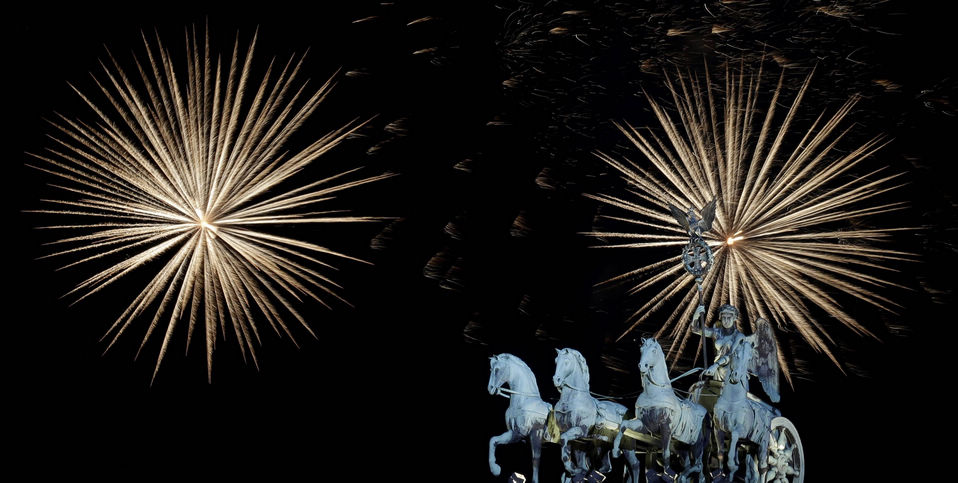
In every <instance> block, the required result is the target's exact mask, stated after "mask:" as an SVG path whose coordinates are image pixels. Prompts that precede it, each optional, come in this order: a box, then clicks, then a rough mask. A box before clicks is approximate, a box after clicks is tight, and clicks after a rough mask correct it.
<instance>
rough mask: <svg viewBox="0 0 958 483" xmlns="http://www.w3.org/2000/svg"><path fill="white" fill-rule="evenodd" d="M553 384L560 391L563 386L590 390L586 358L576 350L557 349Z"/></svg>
mask: <svg viewBox="0 0 958 483" xmlns="http://www.w3.org/2000/svg"><path fill="white" fill-rule="evenodd" d="M552 383H553V384H554V385H555V387H556V388H557V389H560V390H561V389H562V386H571V387H573V388H577V389H582V387H580V386H585V388H588V385H589V366H588V365H587V364H586V362H585V357H583V356H582V354H580V353H579V351H577V350H575V349H556V372H555V375H554V376H552Z"/></svg>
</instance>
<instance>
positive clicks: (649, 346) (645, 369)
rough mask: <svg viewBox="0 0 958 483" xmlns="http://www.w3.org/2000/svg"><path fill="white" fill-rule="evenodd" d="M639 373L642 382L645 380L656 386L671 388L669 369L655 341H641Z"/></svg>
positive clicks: (660, 347)
mask: <svg viewBox="0 0 958 483" xmlns="http://www.w3.org/2000/svg"><path fill="white" fill-rule="evenodd" d="M639 373H640V374H641V375H642V379H643V381H645V380H647V381H649V382H651V383H652V384H654V385H656V386H663V387H671V384H670V383H669V369H668V367H666V364H665V353H664V352H662V346H660V345H659V343H658V342H657V341H656V340H655V339H645V338H643V339H642V357H641V358H640V359H639Z"/></svg>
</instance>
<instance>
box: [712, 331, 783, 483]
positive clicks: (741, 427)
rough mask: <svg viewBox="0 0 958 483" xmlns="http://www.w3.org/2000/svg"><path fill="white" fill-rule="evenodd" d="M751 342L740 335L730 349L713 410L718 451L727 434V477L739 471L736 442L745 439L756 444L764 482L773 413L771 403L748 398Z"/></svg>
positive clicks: (761, 479)
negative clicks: (769, 404)
mask: <svg viewBox="0 0 958 483" xmlns="http://www.w3.org/2000/svg"><path fill="white" fill-rule="evenodd" d="M752 344H753V343H752V342H751V340H750V339H749V338H742V339H740V340H739V341H738V342H737V343H736V345H735V346H734V347H733V348H732V349H731V350H730V352H729V359H730V360H729V370H728V372H727V373H726V375H725V381H723V382H724V385H723V386H722V392H721V394H720V395H719V397H718V399H717V400H716V401H715V407H714V408H713V409H712V413H713V419H714V424H715V439H716V441H717V442H718V447H719V448H718V451H719V454H722V452H723V451H724V449H723V445H724V443H725V434H726V433H727V434H728V435H729V442H728V445H729V446H728V457H727V458H726V460H727V464H728V469H729V473H728V475H729V479H731V478H734V476H735V471H736V470H738V467H739V462H738V450H737V448H738V441H739V439H744V440H746V441H751V442H752V443H755V444H756V445H757V446H758V454H757V455H756V456H757V457H758V470H759V476H760V481H764V479H765V474H766V472H767V471H768V444H769V435H770V434H771V432H770V431H771V427H772V419H773V418H775V416H776V414H775V412H774V409H772V407H771V406H768V405H767V404H763V403H761V402H759V401H755V400H752V399H750V398H749V397H748V374H749V373H748V368H749V362H750V359H751V357H752V354H753V350H754V348H753V345H752Z"/></svg>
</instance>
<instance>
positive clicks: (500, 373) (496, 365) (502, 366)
mask: <svg viewBox="0 0 958 483" xmlns="http://www.w3.org/2000/svg"><path fill="white" fill-rule="evenodd" d="M509 357H511V356H510V355H509V354H499V355H495V356H492V357H490V358H489V385H488V387H487V389H488V390H489V394H493V395H497V394H500V390H501V389H502V385H503V384H505V383H506V382H507V381H508V380H509V373H510V372H511V370H510V365H509V363H508V361H509Z"/></svg>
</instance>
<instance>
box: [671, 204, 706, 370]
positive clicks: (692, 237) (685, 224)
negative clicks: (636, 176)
mask: <svg viewBox="0 0 958 483" xmlns="http://www.w3.org/2000/svg"><path fill="white" fill-rule="evenodd" d="M715 202H716V200H714V199H713V200H712V201H711V202H709V204H707V205H705V207H704V208H702V210H701V214H702V217H701V218H699V217H697V216H696V215H695V208H693V207H689V211H688V214H686V213H683V212H682V210H680V209H679V208H678V207H676V206H675V205H673V204H671V203H669V211H671V212H672V216H674V217H675V221H677V222H679V225H681V226H682V228H685V231H686V232H688V234H689V243H688V244H687V245H685V248H683V249H682V266H683V267H684V268H685V271H686V272H689V274H690V275H692V276H693V277H695V285H696V287H698V292H699V306H703V305H704V303H703V297H702V280H703V279H704V278H705V276H706V275H707V274H708V272H709V270H710V269H711V268H712V262H714V261H715V258H714V257H713V256H712V249H711V248H709V245H708V243H706V242H705V239H703V238H702V234H703V233H706V232H708V231H709V230H711V229H712V222H713V221H714V220H715ZM692 323H693V324H696V325H697V324H701V327H705V312H701V313H699V314H698V318H697V319H696V320H693V321H692ZM701 335H702V337H703V338H702V363H703V364H706V365H707V364H708V363H709V362H708V361H709V358H708V344H706V343H705V338H704V337H705V333H704V331H703V332H702V334H701Z"/></svg>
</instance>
